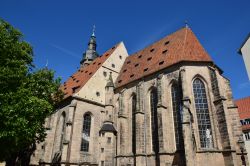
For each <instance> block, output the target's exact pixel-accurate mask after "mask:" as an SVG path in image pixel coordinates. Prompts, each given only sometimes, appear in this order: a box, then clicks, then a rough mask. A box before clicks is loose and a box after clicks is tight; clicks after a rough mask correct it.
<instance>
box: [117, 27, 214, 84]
mask: <svg viewBox="0 0 250 166" xmlns="http://www.w3.org/2000/svg"><path fill="white" fill-rule="evenodd" d="M182 61H196V62H197V61H199V62H212V59H211V58H210V56H209V55H208V53H207V52H206V51H205V49H204V48H203V47H202V45H201V44H200V42H199V41H198V39H197V38H196V36H195V35H194V33H193V32H192V31H191V29H189V28H182V29H180V30H178V31H177V32H175V33H173V34H171V35H169V36H166V37H164V38H163V39H161V40H159V41H157V42H156V43H154V44H152V45H150V46H148V47H146V48H145V49H143V50H140V51H139V52H136V53H135V54H133V55H131V56H129V57H127V59H126V61H125V62H124V64H123V67H122V69H121V73H120V74H119V76H118V78H117V82H116V87H121V86H123V85H125V84H128V83H130V82H132V81H135V80H137V79H140V78H142V77H144V76H147V75H150V74H152V73H154V72H157V71H159V70H161V69H164V68H166V67H169V66H171V65H173V64H176V63H179V62H182Z"/></svg>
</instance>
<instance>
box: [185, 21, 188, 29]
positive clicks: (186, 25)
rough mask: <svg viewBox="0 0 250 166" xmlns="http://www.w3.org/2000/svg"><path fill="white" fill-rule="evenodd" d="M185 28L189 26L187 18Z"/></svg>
mask: <svg viewBox="0 0 250 166" xmlns="http://www.w3.org/2000/svg"><path fill="white" fill-rule="evenodd" d="M185 28H188V21H187V20H185Z"/></svg>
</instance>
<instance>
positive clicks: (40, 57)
mask: <svg viewBox="0 0 250 166" xmlns="http://www.w3.org/2000/svg"><path fill="white" fill-rule="evenodd" d="M0 17H1V18H3V19H5V20H6V21H8V22H9V23H11V24H12V25H13V26H15V27H16V28H18V29H20V30H21V32H22V33H23V34H24V39H25V40H26V41H28V42H29V43H31V44H32V46H33V47H34V53H35V65H36V66H37V67H38V68H41V67H44V66H45V65H46V62H47V61H48V66H49V68H52V69H54V70H55V71H56V76H60V77H62V80H63V81H65V80H66V79H67V77H69V76H70V75H71V74H72V73H74V72H75V71H76V70H77V68H78V67H79V62H80V60H81V58H82V53H83V51H84V50H85V49H86V47H87V43H88V39H89V37H90V35H91V31H92V26H93V24H95V25H96V36H97V43H98V46H97V50H98V52H99V53H103V52H104V51H106V50H107V49H109V48H111V47H112V46H113V45H115V44H116V43H118V42H120V41H123V42H124V43H125V45H126V47H127V50H128V52H129V53H130V54H131V53H134V52H136V51H138V50H140V49H142V48H144V47H145V46H147V45H149V44H150V43H153V42H155V41H157V40H159V39H160V38H162V37H164V36H166V35H168V34H170V33H172V32H174V31H176V30H178V29H180V28H181V27H183V26H184V22H185V20H187V21H188V23H189V26H190V27H191V29H192V30H193V32H194V33H195V34H196V36H197V37H198V39H199V40H200V42H201V44H202V45H203V46H204V47H205V49H206V50H207V52H208V53H209V54H210V56H211V57H212V59H213V60H214V61H215V63H216V64H217V65H218V66H219V67H220V68H221V69H222V70H223V71H224V75H225V76H226V77H227V78H228V79H230V80H231V86H232V89H233V95H234V98H235V99H238V98H242V97H246V96H250V81H249V80H248V77H247V73H246V69H245V66H244V63H243V59H242V57H241V56H240V55H239V54H237V49H238V48H239V47H240V45H241V43H242V42H243V41H244V39H245V37H246V36H247V34H248V33H249V32H250V1H249V0H220V1H219V0H209V1H201V0H189V1H184V0H183V1H180V0H179V1H173V0H172V1H169V0H154V1H147V0H141V1H139V0H126V1H121V0H106V1H102V0H99V1H98V0H96V1H91V0H89V1H87V0H85V1H84V0H72V1H68V0H53V1H52V0H35V1H34V0H22V1H21V0H0Z"/></svg>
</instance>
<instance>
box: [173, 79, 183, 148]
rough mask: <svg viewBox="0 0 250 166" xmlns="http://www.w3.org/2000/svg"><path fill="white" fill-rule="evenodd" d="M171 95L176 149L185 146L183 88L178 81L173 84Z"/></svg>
mask: <svg viewBox="0 0 250 166" xmlns="http://www.w3.org/2000/svg"><path fill="white" fill-rule="evenodd" d="M171 95H172V107H173V117H174V129H175V143H176V149H180V148H182V146H183V144H182V143H183V139H182V124H181V89H180V86H179V85H178V84H177V83H173V84H172V86H171Z"/></svg>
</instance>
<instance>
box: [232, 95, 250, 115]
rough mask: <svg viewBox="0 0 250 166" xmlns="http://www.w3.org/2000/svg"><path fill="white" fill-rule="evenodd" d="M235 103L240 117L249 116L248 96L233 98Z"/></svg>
mask: <svg viewBox="0 0 250 166" xmlns="http://www.w3.org/2000/svg"><path fill="white" fill-rule="evenodd" d="M235 104H236V105H237V106H238V111H239V115H240V119H247V118H250V96H249V97H246V98H242V99H239V100H235Z"/></svg>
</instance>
